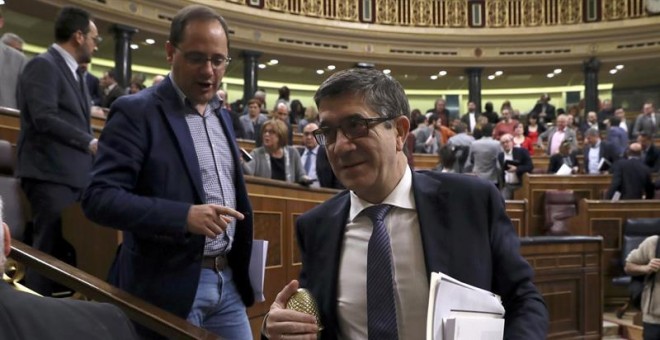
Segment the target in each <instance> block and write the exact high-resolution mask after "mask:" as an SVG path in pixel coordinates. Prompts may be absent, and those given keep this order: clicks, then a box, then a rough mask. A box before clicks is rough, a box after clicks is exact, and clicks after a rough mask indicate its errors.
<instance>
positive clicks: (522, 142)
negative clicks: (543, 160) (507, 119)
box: [512, 123, 534, 156]
mask: <svg viewBox="0 0 660 340" xmlns="http://www.w3.org/2000/svg"><path fill="white" fill-rule="evenodd" d="M523 132H524V128H523V125H522V124H521V123H518V124H517V125H516V126H514V127H513V134H512V136H513V146H514V147H516V148H523V149H526V150H527V151H528V152H529V155H530V156H533V155H534V144H532V140H531V139H529V137H526V136H525V135H524V134H523Z"/></svg>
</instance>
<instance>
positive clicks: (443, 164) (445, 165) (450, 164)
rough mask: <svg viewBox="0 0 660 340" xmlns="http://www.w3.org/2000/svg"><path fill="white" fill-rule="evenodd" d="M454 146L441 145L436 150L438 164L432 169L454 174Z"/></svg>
mask: <svg viewBox="0 0 660 340" xmlns="http://www.w3.org/2000/svg"><path fill="white" fill-rule="evenodd" d="M454 148H455V147H454V146H453V145H451V144H445V145H443V146H442V147H441V148H440V150H438V155H439V156H440V163H438V165H437V166H436V167H435V168H434V169H433V170H435V171H439V172H456V171H455V169H454V166H455V165H456V154H455V153H454Z"/></svg>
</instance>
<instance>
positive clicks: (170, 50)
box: [165, 41, 176, 64]
mask: <svg viewBox="0 0 660 340" xmlns="http://www.w3.org/2000/svg"><path fill="white" fill-rule="evenodd" d="M175 51H176V48H174V45H172V43H171V42H169V41H167V42H166V43H165V54H166V60H167V62H168V63H170V64H172V60H174V52H175Z"/></svg>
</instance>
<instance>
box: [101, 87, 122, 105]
mask: <svg viewBox="0 0 660 340" xmlns="http://www.w3.org/2000/svg"><path fill="white" fill-rule="evenodd" d="M125 94H126V92H125V91H124V89H123V88H121V86H119V84H117V85H115V87H113V88H112V90H110V92H108V94H104V95H103V99H102V100H101V106H102V107H110V106H111V105H112V103H114V102H115V100H117V98H119V97H121V96H123V95H125Z"/></svg>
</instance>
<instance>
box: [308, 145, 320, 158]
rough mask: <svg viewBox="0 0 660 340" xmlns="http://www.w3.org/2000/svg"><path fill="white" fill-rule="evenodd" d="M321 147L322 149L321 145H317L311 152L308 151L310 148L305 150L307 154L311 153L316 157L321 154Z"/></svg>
mask: <svg viewBox="0 0 660 340" xmlns="http://www.w3.org/2000/svg"><path fill="white" fill-rule="evenodd" d="M319 147H320V145H318V144H317V145H316V146H315V147H314V148H313V149H311V150H310V149H308V148H305V152H306V153H307V154H309V153H310V152H311V153H313V154H315V155H318V154H319Z"/></svg>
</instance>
